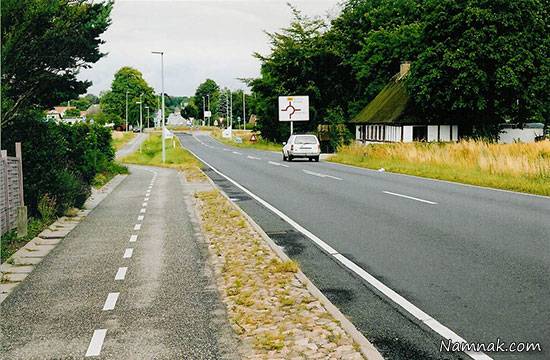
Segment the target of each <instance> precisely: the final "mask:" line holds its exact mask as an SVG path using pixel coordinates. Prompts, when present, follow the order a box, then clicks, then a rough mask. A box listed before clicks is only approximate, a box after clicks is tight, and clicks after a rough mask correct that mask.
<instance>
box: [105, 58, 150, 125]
mask: <svg viewBox="0 0 550 360" xmlns="http://www.w3.org/2000/svg"><path fill="white" fill-rule="evenodd" d="M126 92H128V124H131V125H134V126H136V125H138V124H139V104H137V103H138V102H139V101H140V99H141V100H143V108H142V111H143V119H145V116H146V115H145V114H146V111H145V106H149V108H150V109H156V107H157V99H156V97H155V93H154V90H153V88H152V87H151V86H149V84H148V83H147V82H146V81H145V79H143V75H142V74H141V72H140V71H139V70H136V69H134V68H131V67H128V66H125V67H123V68H121V69H119V70H118V71H117V72H116V73H115V78H114V80H113V82H112V84H111V90H110V91H108V92H106V93H105V94H103V96H102V97H101V100H100V104H101V110H102V111H103V113H104V114H105V115H107V116H111V117H112V118H118V119H120V120H118V121H124V120H125V117H126ZM141 94H143V96H142V97H141V98H140V95H141ZM150 111H151V110H150ZM115 122H117V121H115Z"/></svg>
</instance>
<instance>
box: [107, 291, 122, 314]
mask: <svg viewBox="0 0 550 360" xmlns="http://www.w3.org/2000/svg"><path fill="white" fill-rule="evenodd" d="M118 295H120V293H117V292H116V293H109V295H107V299H106V300H105V304H104V305H103V311H108V310H113V309H114V308H115V305H116V301H117V300H118Z"/></svg>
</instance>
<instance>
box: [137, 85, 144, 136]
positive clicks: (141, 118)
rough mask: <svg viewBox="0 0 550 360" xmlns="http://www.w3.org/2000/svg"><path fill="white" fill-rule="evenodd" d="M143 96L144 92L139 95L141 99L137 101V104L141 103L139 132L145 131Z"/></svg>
mask: <svg viewBox="0 0 550 360" xmlns="http://www.w3.org/2000/svg"><path fill="white" fill-rule="evenodd" d="M142 96H143V93H141V94H140V95H139V101H136V104H139V132H140V133H141V132H143V110H142V107H141V105H142V104H143V100H142V99H141V97H142Z"/></svg>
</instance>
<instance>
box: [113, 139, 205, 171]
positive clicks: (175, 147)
mask: <svg viewBox="0 0 550 360" xmlns="http://www.w3.org/2000/svg"><path fill="white" fill-rule="evenodd" d="M121 161H122V162H123V163H127V164H139V165H150V166H160V167H169V168H174V169H178V170H180V171H183V172H184V173H185V175H186V177H187V178H188V179H189V180H190V181H191V180H192V179H197V180H200V179H203V178H204V175H203V174H202V173H201V172H200V170H199V169H200V167H201V166H202V164H201V163H200V162H199V161H198V160H197V159H196V158H195V157H194V156H193V155H191V153H190V152H188V151H187V150H185V149H184V148H183V147H181V145H180V143H179V140H178V139H177V137H175V138H174V141H173V142H172V140H170V139H168V140H166V162H165V163H163V162H162V140H161V134H160V133H152V134H151V135H150V136H149V138H148V139H147V140H145V142H144V143H143V144H142V146H141V151H139V150H138V151H136V152H134V153H133V154H130V155H128V156H126V157H124V158H122V159H121Z"/></svg>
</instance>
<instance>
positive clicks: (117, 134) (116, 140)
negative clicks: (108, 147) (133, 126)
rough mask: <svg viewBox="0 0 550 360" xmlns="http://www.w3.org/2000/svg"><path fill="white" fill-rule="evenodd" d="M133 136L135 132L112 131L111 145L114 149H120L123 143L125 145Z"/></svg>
mask: <svg viewBox="0 0 550 360" xmlns="http://www.w3.org/2000/svg"><path fill="white" fill-rule="evenodd" d="M135 137H136V134H135V133H133V132H121V131H113V146H114V148H115V150H116V151H118V150H120V149H122V147H124V145H126V144H127V143H128V142H130V141H131V140H132V139H133V138H135Z"/></svg>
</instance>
